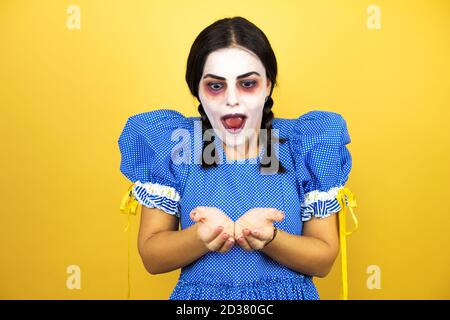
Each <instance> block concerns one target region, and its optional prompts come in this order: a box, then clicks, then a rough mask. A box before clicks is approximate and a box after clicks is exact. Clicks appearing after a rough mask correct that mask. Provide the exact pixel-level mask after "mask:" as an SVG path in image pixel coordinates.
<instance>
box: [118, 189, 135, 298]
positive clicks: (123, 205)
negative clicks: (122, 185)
mask: <svg viewBox="0 0 450 320" xmlns="http://www.w3.org/2000/svg"><path fill="white" fill-rule="evenodd" d="M133 186H134V183H133V184H131V186H130V187H129V188H128V190H127V192H126V193H125V194H124V196H123V198H122V201H121V202H120V211H121V213H124V214H126V215H127V217H128V222H127V226H126V227H125V229H124V230H123V232H127V231H128V290H127V299H130V293H131V289H130V288H131V285H130V223H131V220H130V219H131V217H130V214H132V215H136V212H137V207H138V205H139V202H138V201H137V200H136V199H135V197H134V195H133Z"/></svg>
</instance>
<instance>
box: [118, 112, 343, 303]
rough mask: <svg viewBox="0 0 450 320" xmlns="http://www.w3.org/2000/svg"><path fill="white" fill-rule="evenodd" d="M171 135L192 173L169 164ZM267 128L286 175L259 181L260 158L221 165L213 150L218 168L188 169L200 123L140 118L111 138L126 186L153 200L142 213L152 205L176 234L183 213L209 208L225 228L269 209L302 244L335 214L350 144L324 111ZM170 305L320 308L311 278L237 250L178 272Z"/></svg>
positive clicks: (186, 223) (172, 115)
mask: <svg viewBox="0 0 450 320" xmlns="http://www.w3.org/2000/svg"><path fill="white" fill-rule="evenodd" d="M177 128H182V129H183V130H184V131H185V132H187V133H188V134H187V136H188V141H187V143H185V144H184V146H186V145H187V146H188V147H189V148H190V149H189V155H188V156H187V158H185V159H189V161H190V163H181V164H180V163H175V162H176V161H174V158H173V157H172V155H173V154H174V152H173V151H172V150H174V148H175V149H176V150H177V148H176V146H177V145H178V144H176V142H174V141H172V139H171V132H172V131H173V130H174V129H177ZM273 128H274V129H275V130H277V131H276V133H275V134H276V135H277V136H279V137H283V138H286V139H287V141H286V143H282V144H278V148H279V149H278V152H277V154H278V158H279V160H280V162H281V164H282V165H283V166H284V167H285V168H286V173H283V174H273V175H262V174H261V173H260V169H259V162H260V158H259V157H258V158H256V159H248V160H246V161H241V162H227V161H226V157H225V154H224V152H223V149H222V146H221V143H219V142H217V143H216V147H217V152H218V155H219V159H221V162H222V163H221V164H219V165H218V166H217V167H212V168H209V169H203V168H201V166H200V163H199V162H198V161H195V160H196V159H197V157H198V155H199V153H198V152H201V122H200V117H185V116H183V115H182V114H180V113H179V112H176V111H173V110H166V109H160V110H155V111H150V112H146V113H142V114H138V115H135V116H132V117H130V118H129V120H128V122H127V123H126V125H125V128H124V130H123V132H122V134H121V137H120V138H119V147H120V151H121V153H122V162H121V171H122V173H123V174H124V175H125V176H126V177H127V178H128V179H130V181H132V182H136V181H139V182H140V184H141V185H143V186H146V188H141V189H140V192H141V193H146V192H147V193H150V194H148V195H147V196H148V197H147V198H150V199H158V201H147V202H145V201H144V200H142V199H146V198H145V197H143V196H141V197H140V198H139V199H138V201H139V202H140V203H141V204H142V205H147V206H148V205H149V203H150V206H151V207H160V208H162V209H163V210H164V209H166V210H164V211H166V212H168V213H170V214H174V215H176V216H178V217H179V218H180V224H181V228H182V229H185V228H188V227H190V226H192V225H193V224H194V222H193V221H191V220H190V218H189V213H190V212H191V211H192V210H193V209H194V208H195V207H197V206H211V207H217V208H219V209H221V210H222V211H224V212H225V214H227V215H228V216H229V217H230V218H231V219H232V220H233V221H236V220H237V219H238V218H239V217H240V216H242V215H243V214H244V213H245V212H247V211H248V210H250V209H252V208H255V207H274V208H277V209H279V210H281V211H283V212H284V213H285V219H284V220H283V221H281V222H275V226H277V227H278V228H280V229H282V230H284V231H286V232H288V233H291V234H295V235H301V234H302V230H303V222H305V221H307V220H309V219H311V218H312V217H320V218H322V217H326V216H329V215H330V214H333V213H335V212H337V211H339V210H340V205H339V203H337V201H336V199H335V198H333V197H335V195H336V191H337V189H339V188H341V187H342V186H343V185H344V184H345V183H346V181H347V179H348V174H349V172H350V169H351V156H350V153H349V151H348V149H347V147H346V144H348V143H349V142H350V138H349V135H348V131H347V127H346V123H345V120H344V119H343V118H342V116H341V115H339V114H337V113H333V112H327V111H310V112H308V113H306V114H304V115H302V116H300V117H299V118H297V119H282V118H274V119H273ZM199 141H200V143H199ZM219 141H220V140H219ZM178 142H179V141H178ZM196 147H197V148H196ZM191 151H192V152H191ZM262 152H263V149H262V150H261V152H260V156H261V155H262ZM175 154H177V152H175ZM254 160H256V161H254ZM154 184H158V187H157V190H159V191H161V190H163V191H166V190H170V189H171V188H173V189H174V190H175V191H176V192H177V195H178V196H179V197H173V196H167V197H164V196H161V194H162V193H161V192H159V191H158V193H157V194H151V193H152V192H153V191H148V190H153V189H151V187H152V186H153V185H154ZM149 186H150V187H149ZM161 186H162V187H161ZM158 188H159V189H158ZM161 188H162V189H161ZM164 188H167V189H164ZM135 194H137V192H135ZM171 195H172V194H171ZM152 197H153V198H152ZM168 198H170V199H168ZM174 199H177V200H176V201H175V202H176V204H177V206H176V208H177V209H176V211H175V210H167V208H168V207H169V208H174V206H173V202H174ZM165 203H166V204H167V206H166V207H164V204H165ZM169 299H174V300H176V299H237V300H247V299H263V300H268V299H280V300H290V299H294V300H301V299H319V295H318V292H317V290H316V287H315V285H314V282H313V278H312V277H311V276H308V275H303V274H301V273H298V272H296V271H294V270H292V269H289V268H287V267H285V266H283V265H281V264H279V263H278V262H276V261H275V260H273V259H271V258H270V257H268V256H266V255H265V254H263V253H261V252H259V251H252V252H247V251H245V250H243V249H242V248H240V247H239V246H238V245H235V246H234V247H233V248H232V249H231V250H230V251H229V252H227V253H225V254H222V253H218V252H209V253H207V254H205V255H204V256H202V257H200V258H199V259H198V260H196V261H195V262H193V263H191V264H190V265H187V266H185V267H183V268H182V270H181V274H180V277H179V280H178V282H177V285H176V286H175V288H174V290H173V292H172V294H171V295H170V298H169Z"/></svg>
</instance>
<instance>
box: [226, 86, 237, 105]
mask: <svg viewBox="0 0 450 320" xmlns="http://www.w3.org/2000/svg"><path fill="white" fill-rule="evenodd" d="M237 105H239V101H238V94H237V92H236V89H235V88H230V89H229V90H228V96H227V106H230V107H234V106H237Z"/></svg>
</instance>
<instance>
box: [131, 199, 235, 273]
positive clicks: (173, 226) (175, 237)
mask: <svg viewBox="0 0 450 320" xmlns="http://www.w3.org/2000/svg"><path fill="white" fill-rule="evenodd" d="M196 210H197V211H199V212H197V211H196ZM196 210H193V212H196V213H195V214H194V213H193V212H192V214H191V216H195V217H196V219H195V222H197V220H199V222H197V223H195V224H193V225H192V226H190V227H188V228H186V229H183V230H178V218H177V217H175V216H174V215H170V214H167V213H166V212H164V211H162V210H160V209H158V208H148V207H146V206H142V210H141V225H140V229H139V235H138V249H139V254H140V256H141V258H142V261H143V263H144V266H145V268H146V269H147V271H148V272H149V273H151V274H159V273H165V272H170V271H173V270H176V269H179V268H181V267H184V266H186V265H188V264H190V263H192V262H194V261H196V260H197V259H198V258H200V257H201V256H203V255H204V254H206V253H208V252H209V251H218V252H221V253H225V252H227V251H228V250H230V248H231V247H232V246H233V243H232V242H230V241H227V239H229V235H228V234H227V228H226V226H224V225H223V224H222V225H217V226H216V225H212V224H211V222H214V212H211V210H207V209H206V208H204V209H198V208H196ZM203 220H208V221H211V222H210V223H207V222H203ZM222 231H224V232H222Z"/></svg>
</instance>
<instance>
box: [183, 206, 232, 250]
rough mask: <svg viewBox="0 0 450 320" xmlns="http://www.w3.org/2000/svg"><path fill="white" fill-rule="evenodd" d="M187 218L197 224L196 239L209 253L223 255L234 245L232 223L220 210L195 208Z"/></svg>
mask: <svg viewBox="0 0 450 320" xmlns="http://www.w3.org/2000/svg"><path fill="white" fill-rule="evenodd" d="M189 217H190V218H191V220H192V221H194V222H196V223H198V229H197V230H198V233H197V235H198V237H199V239H200V240H201V241H202V242H203V243H204V244H205V246H206V247H207V248H208V250H209V251H218V252H221V253H225V252H227V251H229V250H230V249H231V248H232V247H233V245H234V243H235V242H234V222H233V220H231V219H230V218H229V217H228V216H227V215H226V214H225V213H224V212H223V211H222V210H220V209H218V208H214V207H196V208H194V209H193V210H192V211H191V213H190V214H189Z"/></svg>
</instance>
